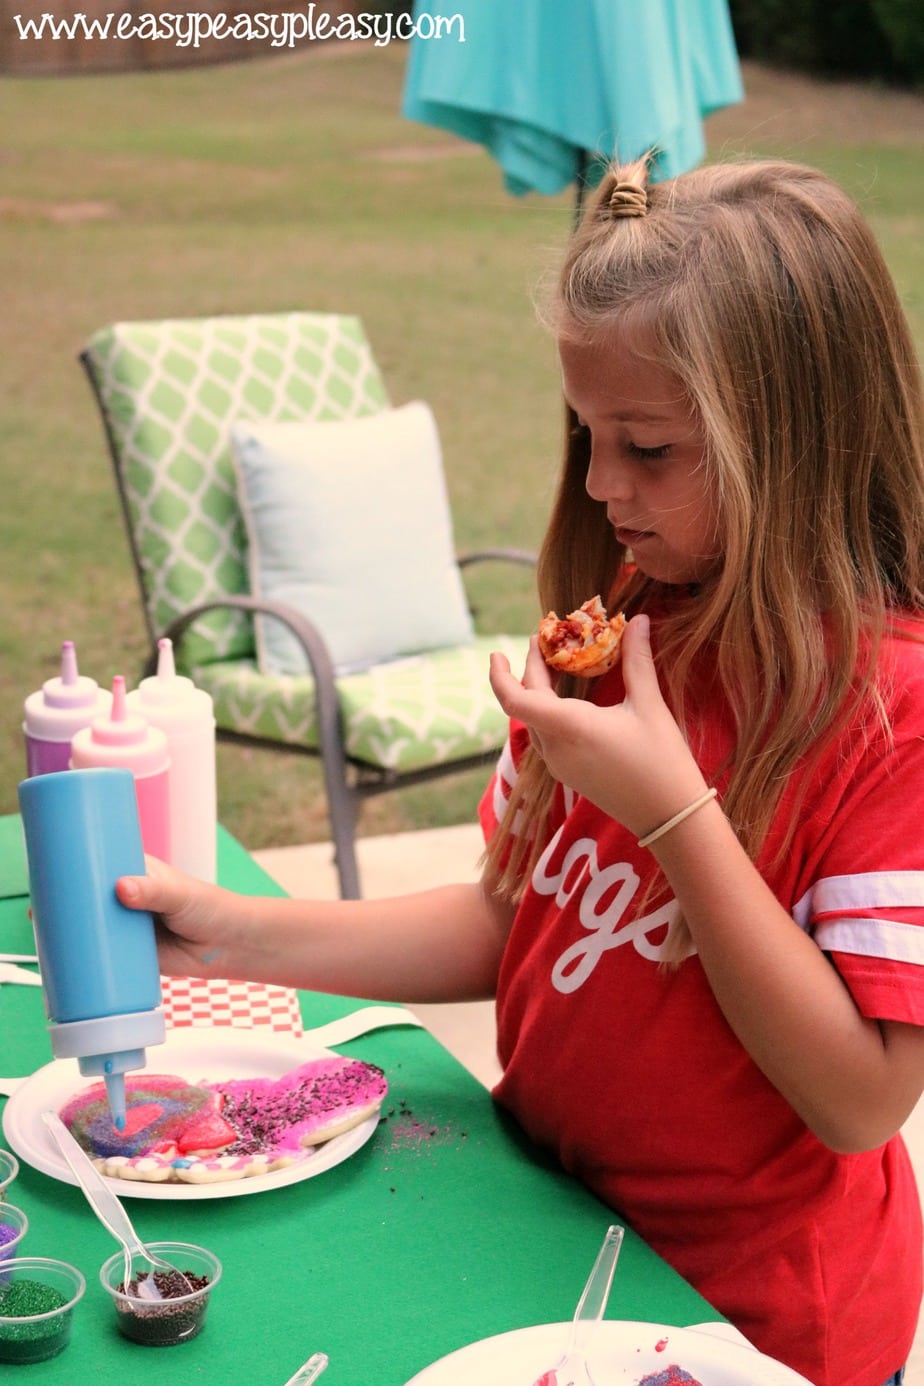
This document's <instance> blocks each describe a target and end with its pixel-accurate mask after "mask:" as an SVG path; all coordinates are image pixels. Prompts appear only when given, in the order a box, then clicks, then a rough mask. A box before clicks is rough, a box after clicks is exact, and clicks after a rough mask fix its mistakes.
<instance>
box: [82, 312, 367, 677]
mask: <svg viewBox="0 0 924 1386" xmlns="http://www.w3.org/2000/svg"><path fill="white" fill-rule="evenodd" d="M84 359H85V361H86V364H87V366H88V368H89V370H90V372H91V374H92V376H93V379H94V382H95V385H96V389H97V391H98V393H99V396H100V402H101V406H102V409H103V413H104V416H105V418H106V423H107V427H108V429H109V433H110V438H111V441H112V446H113V450H114V453H115V456H116V465H117V467H118V470H119V474H120V478H121V483H122V488H123V492H124V495H125V500H126V504H127V506H128V509H129V513H130V517H131V525H132V529H133V532H134V537H135V546H136V551H137V557H138V561H139V564H140V567H141V571H142V581H143V585H144V589H145V602H146V605H147V608H148V614H149V617H150V621H151V625H152V627H153V629H154V631H155V632H160V631H162V630H163V629H164V628H165V627H166V626H167V625H168V624H169V622H170V621H171V620H172V619H173V618H174V617H175V616H178V615H179V614H180V613H181V612H182V611H184V610H186V609H187V608H189V607H191V606H194V605H196V604H197V603H198V602H203V601H208V600H209V599H210V598H212V597H217V596H224V595H227V594H229V593H234V594H237V593H241V592H246V591H247V590H248V581H247V567H246V537H245V533H244V527H243V523H242V520H241V515H240V510H239V507H238V501H237V490H236V482H235V476H234V470H233V467H232V463H231V456H230V448H229V431H230V427H231V425H232V423H234V422H235V421H236V420H242V419H250V420H253V419H260V420H265V421H273V422H278V421H283V420H290V419H292V420H294V419H341V418H353V417H358V416H360V415H364V414H373V413H376V412H378V410H380V409H384V408H387V407H388V404H389V400H388V395H387V392H386V390H385V385H384V382H383V380H382V377H381V375H380V374H379V371H378V367H377V366H376V364H375V362H374V360H373V358H372V353H371V350H370V347H369V344H368V342H367V340H366V337H365V335H364V332H363V329H362V325H361V323H360V322H359V320H358V319H357V318H354V317H343V316H339V315H336V314H332V313H278V314H277V313H274V314H268V315H262V316H248V317H216V318H200V319H183V320H172V321H164V322H134V323H117V324H115V325H114V326H112V327H107V328H105V329H103V330H102V331H101V332H98V333H96V335H95V336H93V337H92V338H91V340H90V342H89V344H88V346H87V349H86V352H85V353H84ZM253 652H254V637H253V626H252V621H251V620H250V618H249V617H247V616H242V615H240V614H239V613H236V612H229V611H218V612H213V613H210V614H209V615H208V616H205V617H202V618H201V619H200V620H199V621H197V622H196V625H195V627H194V629H193V630H191V631H190V632H189V633H188V635H187V636H185V637H184V640H183V650H182V657H183V662H184V663H185V664H195V665H201V664H204V663H207V662H209V661H211V660H214V659H219V660H225V659H232V658H240V657H249V656H251V655H252V654H253Z"/></svg>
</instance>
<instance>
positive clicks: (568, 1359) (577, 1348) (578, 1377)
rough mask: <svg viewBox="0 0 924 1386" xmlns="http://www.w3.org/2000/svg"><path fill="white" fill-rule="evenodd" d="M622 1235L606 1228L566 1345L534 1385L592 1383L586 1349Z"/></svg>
mask: <svg viewBox="0 0 924 1386" xmlns="http://www.w3.org/2000/svg"><path fill="white" fill-rule="evenodd" d="M623 1235H624V1229H623V1228H622V1227H610V1228H608V1229H607V1233H606V1236H605V1237H604V1238H603V1245H602V1246H601V1248H600V1250H599V1252H598V1254H597V1259H596V1261H595V1262H594V1267H593V1270H592V1271H591V1272H590V1275H589V1276H588V1278H587V1284H586V1285H585V1286H584V1292H583V1294H582V1295H581V1298H580V1299H579V1300H578V1306H577V1309H575V1311H574V1318H573V1319H572V1321H571V1332H570V1334H569V1337H568V1345H567V1347H566V1348H565V1351H564V1353H563V1354H562V1356H561V1357H560V1358H559V1359H558V1361H557V1362H556V1363H555V1366H554V1367H550V1368H549V1369H548V1371H545V1372H543V1373H542V1375H541V1376H538V1377H537V1378H536V1380H535V1381H534V1382H533V1386H594V1379H593V1377H592V1376H591V1374H590V1371H589V1369H588V1366H587V1352H588V1349H589V1347H590V1342H591V1338H592V1337H593V1334H594V1331H595V1329H596V1327H597V1325H598V1323H599V1322H600V1320H601V1319H602V1318H603V1311H604V1310H605V1309H606V1304H607V1300H608V1299H609V1297H610V1287H611V1286H612V1284H613V1275H614V1273H615V1270H616V1262H617V1260H618V1259H619V1252H620V1249H621V1247H622V1239H623Z"/></svg>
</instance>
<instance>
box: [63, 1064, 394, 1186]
mask: <svg viewBox="0 0 924 1386" xmlns="http://www.w3.org/2000/svg"><path fill="white" fill-rule="evenodd" d="M387 1091H388V1084H387V1082H386V1080H385V1075H384V1073H383V1072H382V1070H381V1069H380V1068H376V1066H375V1065H374V1064H365V1063H361V1062H359V1061H358V1060H356V1059H344V1058H341V1057H340V1056H339V1055H332V1056H331V1057H330V1058H324V1059H314V1060H312V1061H311V1062H309V1063H306V1064H302V1065H301V1066H300V1067H299V1068H296V1069H293V1070H292V1071H291V1072H290V1073H286V1074H284V1075H283V1076H282V1077H281V1078H239V1079H229V1080H226V1081H224V1082H215V1083H208V1082H204V1081H203V1082H201V1083H197V1084H189V1083H187V1082H186V1081H185V1080H184V1079H182V1078H175V1077H167V1076H163V1075H158V1074H145V1075H143V1076H141V1077H137V1078H132V1077H129V1078H128V1079H127V1081H126V1124H125V1130H124V1131H122V1132H119V1131H117V1130H116V1129H115V1127H114V1126H113V1124H112V1116H111V1113H110V1111H109V1105H108V1102H107V1100H106V1090H105V1086H104V1084H102V1083H95V1084H93V1086H92V1087H90V1088H87V1089H86V1090H85V1091H84V1092H82V1093H78V1094H77V1095H76V1096H75V1097H73V1098H71V1100H70V1101H69V1102H68V1103H67V1104H66V1105H65V1106H64V1107H63V1108H62V1109H61V1118H62V1120H63V1121H64V1123H65V1125H67V1126H68V1127H69V1128H70V1129H71V1131H72V1132H73V1134H74V1136H75V1137H76V1139H77V1140H78V1141H79V1143H80V1145H82V1146H83V1148H84V1150H86V1151H87V1153H88V1154H89V1155H90V1156H91V1158H92V1159H93V1160H94V1161H95V1163H96V1165H97V1167H98V1168H99V1169H100V1170H101V1172H102V1173H103V1174H106V1175H108V1176H109V1177H110V1178H117V1179H135V1180H143V1181H145V1182H154V1183H164V1182H167V1181H172V1182H181V1183H187V1184H204V1183H216V1182H220V1181H224V1180H229V1179H250V1178H253V1177H254V1176H256V1175H259V1174H268V1173H271V1172H272V1171H273V1170H276V1169H281V1168H283V1167H285V1166H287V1165H291V1164H293V1163H296V1162H299V1161H302V1160H305V1159H308V1158H310V1156H311V1155H312V1154H313V1151H314V1147H315V1146H316V1145H319V1144H320V1143H321V1142H322V1141H327V1140H330V1139H331V1138H332V1137H334V1136H338V1135H340V1134H342V1132H344V1131H348V1130H349V1129H350V1128H351V1127H353V1126H358V1125H359V1124H360V1123H361V1122H363V1121H365V1120H366V1119H367V1118H368V1117H370V1116H373V1115H374V1114H375V1113H376V1112H377V1111H378V1110H379V1108H380V1107H381V1105H382V1101H383V1099H384V1097H385V1094H386V1092H387Z"/></svg>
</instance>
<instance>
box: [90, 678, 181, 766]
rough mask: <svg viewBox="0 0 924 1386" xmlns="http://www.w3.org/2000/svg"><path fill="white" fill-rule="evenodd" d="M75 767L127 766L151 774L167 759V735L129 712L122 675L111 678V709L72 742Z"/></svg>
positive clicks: (136, 714)
mask: <svg viewBox="0 0 924 1386" xmlns="http://www.w3.org/2000/svg"><path fill="white" fill-rule="evenodd" d="M71 759H72V764H73V767H74V769H80V768H81V767H82V766H89V765H100V764H102V765H126V766H128V767H129V768H130V769H132V770H134V772H135V774H136V775H153V774H156V773H157V772H158V771H161V770H163V769H165V768H166V766H167V764H168V762H169V755H168V750H167V737H166V735H165V734H164V733H163V732H162V731H161V730H160V729H159V728H158V727H152V726H151V725H150V723H149V722H148V720H147V718H146V717H142V716H141V714H140V713H136V712H130V711H129V709H128V706H127V704H126V701H125V678H124V676H123V675H122V674H116V676H115V678H114V679H113V680H112V708H111V711H110V713H109V716H108V717H97V718H95V719H94V720H93V721H92V722H91V723H90V726H89V727H87V728H86V729H85V730H84V731H82V732H78V733H77V735H76V736H75V737H74V740H73V743H72V757H71Z"/></svg>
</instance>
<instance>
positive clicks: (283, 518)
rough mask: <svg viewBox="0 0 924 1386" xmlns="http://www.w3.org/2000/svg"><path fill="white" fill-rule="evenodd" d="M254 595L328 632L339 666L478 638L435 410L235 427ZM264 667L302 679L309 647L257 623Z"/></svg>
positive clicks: (364, 664)
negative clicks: (283, 604)
mask: <svg viewBox="0 0 924 1386" xmlns="http://www.w3.org/2000/svg"><path fill="white" fill-rule="evenodd" d="M231 441H232V453H233V456H234V460H235V466H236V469H237V474H238V484H239V491H240V500H241V508H242V510H243V513H244V522H245V525H246V528H247V537H248V542H249V560H248V561H249V565H250V582H251V591H252V592H253V594H254V595H255V596H260V597H264V598H273V599H275V600H277V601H283V602H287V603H288V604H289V605H290V606H293V607H295V609H296V610H297V611H299V612H301V613H302V614H303V615H304V616H307V617H308V618H309V619H310V620H311V621H313V622H314V624H315V625H316V626H317V627H318V629H319V630H320V632H321V634H322V635H323V636H324V639H325V641H326V642H327V645H328V648H329V649H330V652H331V658H332V660H333V663H334V668H335V670H336V671H337V672H338V673H346V672H350V671H355V670H357V669H365V668H368V667H369V666H370V665H372V664H380V663H382V662H383V661H385V660H389V659H394V658H397V657H398V656H400V655H408V654H416V653H418V652H420V651H422V650H431V649H436V648H439V647H441V646H447V645H461V644H467V643H469V642H470V641H471V640H472V639H473V638H474V631H473V628H472V621H471V616H470V614H469V610H468V606H467V603H466V598H465V591H464V588H463V586H462V578H461V575H460V572H459V568H458V564H457V563H456V558H455V550H454V545H453V535H452V521H451V518H450V512H449V500H448V496H447V494H446V483H445V480H444V477H443V465H442V456H441V452H440V443H439V436H438V434H437V429H436V423H435V421H434V418H433V415H432V413H431V411H430V409H429V408H428V406H427V405H426V404H423V403H420V402H415V403H412V404H406V405H404V406H403V407H402V408H400V409H386V410H383V411H382V412H381V413H378V414H370V415H365V416H363V417H362V418H357V419H337V420H332V421H328V420H325V421H322V422H296V423H249V422H238V423H237V424H235V425H234V426H233V428H232V430H231ZM256 634H257V659H258V663H259V667H260V669H261V670H262V672H263V673H266V674H304V673H306V672H307V670H308V666H307V662H306V660H305V657H304V655H303V654H302V651H301V646H300V645H299V644H298V642H297V641H296V640H295V639H294V637H293V636H292V635H291V633H290V632H289V630H288V628H287V627H286V626H284V625H282V624H281V622H279V621H276V620H273V619H272V618H271V617H269V618H266V617H261V618H258V619H257V623H256Z"/></svg>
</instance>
